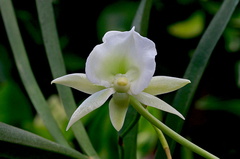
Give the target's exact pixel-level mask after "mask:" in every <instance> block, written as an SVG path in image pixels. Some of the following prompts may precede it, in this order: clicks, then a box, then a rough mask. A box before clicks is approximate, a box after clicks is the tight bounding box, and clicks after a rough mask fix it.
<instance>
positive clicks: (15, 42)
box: [0, 0, 68, 146]
mask: <svg viewBox="0 0 240 159" xmlns="http://www.w3.org/2000/svg"><path fill="white" fill-rule="evenodd" d="M0 9H1V13H2V17H3V22H4V25H5V28H6V31H7V36H8V39H9V42H10V45H11V49H12V52H13V55H14V59H15V62H16V65H17V69H18V71H19V74H20V77H21V79H22V82H23V84H24V87H25V89H26V91H27V93H28V95H29V97H30V99H31V101H32V103H33V105H34V107H35V109H36V110H37V112H38V113H39V114H40V116H41V118H42V119H43V122H44V124H45V125H46V127H47V129H48V130H49V132H50V133H51V135H52V136H53V138H54V139H55V140H56V141H57V142H58V143H61V144H63V145H65V146H68V143H67V141H66V140H65V138H64V137H63V135H62V133H61V130H60V129H59V127H58V126H57V123H56V121H55V119H54V118H53V116H52V114H51V111H50V109H49V106H48V105H47V102H46V100H45V99H44V96H43V94H42V92H41V90H40V88H39V86H38V84H37V81H36V79H35V77H34V75H33V72H32V70H31V66H30V64H29V60H28V57H27V53H26V50H25V47H24V44H23V40H22V38H21V34H20V31H19V28H18V24H17V20H16V16H15V14H14V10H13V6H12V2H11V0H0Z"/></svg>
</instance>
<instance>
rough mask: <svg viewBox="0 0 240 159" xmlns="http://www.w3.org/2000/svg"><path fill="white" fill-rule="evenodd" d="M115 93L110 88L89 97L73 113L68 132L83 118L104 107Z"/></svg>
mask: <svg viewBox="0 0 240 159" xmlns="http://www.w3.org/2000/svg"><path fill="white" fill-rule="evenodd" d="M114 92H115V91H114V89H112V88H108V89H104V90H101V91H99V92H96V93H94V94H92V95H91V96H90V97H88V98H87V99H86V100H85V101H84V102H83V103H82V104H81V105H80V106H79V107H78V108H77V109H76V111H75V112H74V113H73V115H72V117H71V119H70V121H69V123H68V126H67V130H68V129H69V128H70V127H71V126H72V125H73V124H74V123H75V122H76V121H78V120H79V119H81V118H82V117H83V116H85V115H86V114H88V113H90V112H92V111H93V110H95V109H97V108H99V107H100V106H102V105H103V104H104V103H105V102H106V100H107V99H108V98H109V97H110V96H111V95H112V94H113V93H114Z"/></svg>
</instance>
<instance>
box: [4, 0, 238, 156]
mask: <svg viewBox="0 0 240 159" xmlns="http://www.w3.org/2000/svg"><path fill="white" fill-rule="evenodd" d="M221 3H222V1H221V0H172V1H169V0H153V6H152V10H151V15H150V22H149V29H148V38H149V39H151V40H153V41H154V42H155V44H156V47H157V51H158V55H157V57H156V62H157V68H156V72H155V75H168V76H175V77H182V76H183V74H184V72H185V70H186V67H187V66H188V63H189V61H190V59H191V56H192V54H193V53H194V49H196V46H197V44H198V42H199V40H200V38H201V35H202V34H203V33H204V31H205V29H206V27H207V26H208V24H209V22H210V21H211V19H212V18H213V16H214V14H215V13H216V12H217V10H218V9H219V7H220V5H221ZM13 5H14V8H15V13H16V16H17V20H18V25H19V27H20V31H21V34H22V38H23V41H24V44H25V47H26V50H27V53H28V57H29V59H30V64H31V67H32V70H33V72H34V75H35V77H36V79H37V81H38V84H39V86H40V88H41V90H42V92H43V94H44V95H45V98H46V99H47V100H48V102H49V106H50V107H51V108H52V111H53V114H54V116H55V117H56V119H57V121H58V122H59V124H60V125H61V128H62V130H63V132H64V134H65V136H66V137H67V138H68V139H69V140H73V142H72V144H73V145H74V143H75V141H74V139H73V135H72V132H71V131H69V132H65V131H64V130H65V127H66V124H67V122H68V121H67V119H66V117H65V114H64V111H63V110H62V107H61V102H60V100H59V98H58V96H57V95H56V94H57V91H56V88H55V86H54V85H50V82H51V80H52V79H53V78H52V76H51V72H50V67H49V65H48V62H47V57H46V53H45V50H44V46H43V42H42V37H41V31H40V26H39V21H38V15H37V9H36V4H35V1H32V0H26V1H24V2H23V1H18V0H13ZM53 5H54V11H55V17H56V24H57V28H58V34H59V40H60V44H61V49H62V52H63V57H64V60H65V64H66V68H67V71H68V73H74V72H83V73H84V72H85V71H84V68H85V61H86V58H87V56H88V55H89V53H90V52H91V50H92V49H93V47H94V46H95V45H97V44H99V43H101V38H102V36H103V35H104V33H105V32H106V31H108V30H122V31H124V30H129V29H131V23H132V20H133V17H134V15H135V12H136V10H137V7H138V5H139V1H137V0H112V1H110V0H104V1H64V0H55V1H54V2H53ZM239 88H240V6H238V8H237V9H236V10H235V12H234V14H233V17H232V18H231V20H230V22H229V24H228V26H227V28H226V29H225V31H224V34H223V36H222V37H221V39H220V41H219V42H218V44H217V46H216V48H215V49H214V52H213V54H212V57H211V59H210V62H209V64H208V66H207V68H206V71H205V73H204V75H203V78H202V80H201V82H200V85H199V87H198V89H197V92H196V94H195V97H194V100H193V103H192V106H191V109H190V112H189V114H188V116H187V117H186V121H185V125H184V128H183V131H182V135H183V136H184V137H187V138H189V139H190V140H191V141H192V142H194V143H196V144H197V145H199V146H201V147H203V148H204V149H206V150H208V151H209V152H211V153H213V154H215V155H216V156H218V157H220V158H226V159H236V158H240V137H239V134H240V129H239V123H240V90H239ZM73 93H74V97H75V100H76V102H77V103H78V104H79V103H81V102H82V101H83V100H84V99H85V98H86V97H87V96H88V95H86V94H84V93H81V92H79V91H75V90H73ZM174 94H175V93H170V94H166V95H161V96H160V98H162V99H164V100H165V101H167V102H168V103H171V101H172V98H173V97H174ZM150 111H151V112H152V113H155V114H156V115H158V114H159V112H158V111H157V112H156V110H150ZM106 112H108V108H107V104H106V106H104V107H101V108H100V109H98V110H96V111H94V112H93V113H91V114H89V115H87V116H86V117H84V118H83V122H84V124H85V125H86V129H87V131H88V132H89V135H90V139H91V141H92V142H93V145H94V147H95V148H96V150H97V151H98V153H99V154H100V156H114V154H115V153H117V147H116V146H115V147H114V145H116V143H117V132H116V131H115V130H114V129H113V128H112V126H111V124H110V122H109V116H108V113H106ZM0 121H1V122H4V123H7V124H10V125H14V126H17V127H20V128H23V129H26V130H29V131H31V132H34V133H36V134H39V135H41V136H43V137H46V138H49V139H52V138H51V137H50V135H49V134H48V131H47V130H46V128H45V127H44V125H43V124H42V122H41V119H40V118H39V117H38V116H37V114H36V111H35V110H34V108H33V106H32V104H31V102H30V100H29V98H28V96H27V93H26V91H25V89H24V86H23V84H22V82H21V80H20V77H19V74H18V71H17V68H16V65H15V62H14V59H13V55H12V51H11V48H10V46H9V42H8V38H7V35H6V31H5V28H4V25H3V21H2V17H1V18H0ZM99 121H101V122H100V123H99ZM99 128H100V129H101V130H104V131H98V129H99ZM96 131H98V132H99V133H98V134H97V135H96V133H95V132H96ZM153 134H154V135H153ZM138 142H139V146H138V149H139V151H138V154H139V156H140V158H144V157H145V158H147V157H149V158H150V157H151V156H152V155H153V154H154V152H155V150H156V145H157V138H156V136H155V133H154V131H153V129H152V128H151V126H150V124H148V123H147V122H146V121H145V120H142V119H141V123H140V128H139V135H138ZM110 149H111V152H109V150H110ZM183 152H184V153H183ZM180 154H183V155H186V154H187V152H186V150H185V149H183V148H181V146H180V145H178V146H177V150H176V152H175V154H174V156H173V158H180V157H179V155H180ZM182 158H186V156H185V157H182ZM194 158H196V159H198V158H201V157H199V156H197V155H195V156H194Z"/></svg>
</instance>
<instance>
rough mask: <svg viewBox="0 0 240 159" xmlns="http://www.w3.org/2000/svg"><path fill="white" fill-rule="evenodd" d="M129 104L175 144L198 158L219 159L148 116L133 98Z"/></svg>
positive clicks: (150, 115) (151, 116)
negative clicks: (183, 147)
mask: <svg viewBox="0 0 240 159" xmlns="http://www.w3.org/2000/svg"><path fill="white" fill-rule="evenodd" d="M130 103H131V105H132V106H133V107H134V108H135V109H136V110H137V111H138V112H139V113H140V114H141V115H142V116H143V117H144V118H146V119H147V120H148V121H149V122H150V123H151V124H153V125H154V126H156V127H157V128H158V129H160V130H161V131H162V132H163V133H165V134H166V135H168V136H169V137H171V138H172V139H173V140H175V141H176V142H178V143H180V144H181V145H183V146H185V147H187V148H189V149H190V150H191V151H193V152H195V153H197V154H199V155H200V156H202V157H204V158H207V159H219V158H218V157H217V156H214V155H213V154H211V153H209V152H208V151H206V150H204V149H202V148H201V147H199V146H197V145H195V144H194V143H192V142H190V141H188V140H187V139H185V138H184V137H182V136H181V135H179V134H178V133H176V132H174V131H173V130H172V129H170V128H169V127H167V126H166V125H165V124H163V123H162V122H161V121H159V120H158V119H156V118H155V117H154V116H153V115H152V114H150V113H149V112H148V111H147V110H146V109H145V108H144V107H143V106H142V104H141V103H140V102H139V101H138V100H136V99H135V98H133V97H130Z"/></svg>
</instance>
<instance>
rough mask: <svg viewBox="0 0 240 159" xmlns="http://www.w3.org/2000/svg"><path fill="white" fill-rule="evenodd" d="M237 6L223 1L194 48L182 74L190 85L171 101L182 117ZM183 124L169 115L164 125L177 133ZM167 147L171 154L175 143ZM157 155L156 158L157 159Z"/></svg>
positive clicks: (231, 0)
mask: <svg viewBox="0 0 240 159" xmlns="http://www.w3.org/2000/svg"><path fill="white" fill-rule="evenodd" d="M237 4H238V0H225V1H224V2H223V4H222V6H221V8H220V9H219V11H218V13H217V14H216V15H215V16H214V18H213V20H212V21H211V23H210V24H209V26H208V28H207V30H206V31H205V33H204V35H203V37H202V38H201V40H200V42H199V44H198V46H197V48H196V51H195V53H194V55H193V57H192V59H191V61H190V63H189V65H188V68H187V70H186V72H185V74H184V78H186V79H189V80H191V84H189V85H187V86H185V87H184V88H182V89H180V90H179V91H178V92H177V94H176V96H175V98H174V101H173V106H174V107H175V108H176V109H177V110H179V112H181V113H182V114H183V115H184V116H186V115H187V113H188V110H189V108H190V104H191V101H192V98H193V96H194V94H195V91H196V89H197V87H198V84H199V81H200V79H201V77H202V74H203V72H204V70H205V68H206V65H207V63H208V61H209V58H210V56H211V53H212V51H213V49H214V47H215V46H216V44H217V42H218V40H219V38H220V36H221V35H222V33H223V31H224V29H225V27H226V25H227V23H228V21H229V19H230V17H231V15H232V13H233V11H234V9H235V7H236V5H237ZM183 123H184V121H182V120H181V119H179V118H178V117H175V116H173V115H170V114H168V115H167V118H166V124H167V125H168V126H169V127H171V128H172V129H173V130H174V131H176V132H178V133H179V132H180V131H181V129H182V126H183ZM169 145H170V148H171V151H172V152H173V150H174V148H175V145H176V142H174V141H173V140H170V143H169ZM158 155H159V154H158ZM158 155H157V158H159V156H158ZM160 155H161V154H160Z"/></svg>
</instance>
